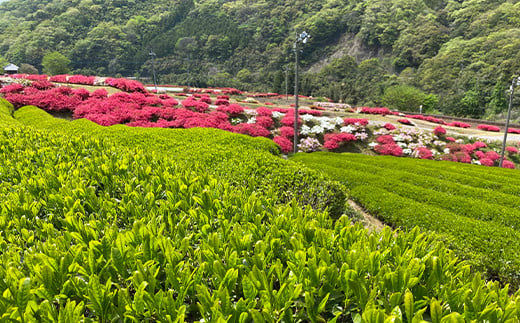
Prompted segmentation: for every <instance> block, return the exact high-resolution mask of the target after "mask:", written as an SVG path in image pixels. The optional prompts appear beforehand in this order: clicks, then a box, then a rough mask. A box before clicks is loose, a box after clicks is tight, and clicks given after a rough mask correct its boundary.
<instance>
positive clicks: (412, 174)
mask: <svg viewBox="0 0 520 323" xmlns="http://www.w3.org/2000/svg"><path fill="white" fill-rule="evenodd" d="M294 160H297V161H302V162H304V163H305V164H306V165H307V166H310V167H313V168H316V169H321V170H323V171H324V172H325V173H327V174H329V175H330V176H332V177H333V178H336V179H338V180H340V181H341V182H342V183H344V184H345V185H346V186H347V187H349V188H351V191H350V194H351V196H352V197H353V198H354V199H355V200H357V201H358V202H360V203H361V204H362V205H363V206H364V207H365V208H366V209H367V210H368V211H369V212H371V213H373V214H374V215H377V216H379V217H380V218H381V219H382V220H384V221H385V222H387V223H389V224H392V225H395V226H399V227H403V228H408V229H411V228H413V227H415V226H419V227H421V228H423V229H425V230H428V231H433V232H436V233H438V234H439V235H441V236H442V237H444V239H446V241H447V242H448V243H449V245H450V248H452V249H454V250H455V251H456V252H457V253H458V254H459V255H460V256H461V257H462V258H465V259H467V260H468V261H469V262H470V263H472V264H473V265H474V266H476V267H477V268H479V269H481V270H483V271H485V272H486V273H487V276H488V277H489V278H493V279H499V280H500V281H502V282H507V283H511V284H512V285H513V286H514V288H515V289H517V288H518V286H519V285H520V278H519V277H518V275H517V273H518V271H519V270H520V260H519V259H520V251H519V250H520V232H519V230H520V212H519V211H518V205H520V197H518V185H519V184H520V177H519V176H517V174H516V173H515V172H514V171H513V172H511V171H510V170H505V169H493V170H488V169H487V168H483V167H479V166H472V165H462V164H451V163H449V162H437V161H427V160H416V159H396V158H391V157H390V158H389V157H382V156H377V157H375V156H366V155H356V154H330V153H313V154H298V155H296V156H295V157H294Z"/></svg>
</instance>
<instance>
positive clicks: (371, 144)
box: [368, 142, 379, 148]
mask: <svg viewBox="0 0 520 323" xmlns="http://www.w3.org/2000/svg"><path fill="white" fill-rule="evenodd" d="M377 145H379V144H378V143H377V142H371V143H369V144H368V146H369V147H370V148H374V147H375V146H377Z"/></svg>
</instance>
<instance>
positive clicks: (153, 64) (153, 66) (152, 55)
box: [148, 49, 157, 92]
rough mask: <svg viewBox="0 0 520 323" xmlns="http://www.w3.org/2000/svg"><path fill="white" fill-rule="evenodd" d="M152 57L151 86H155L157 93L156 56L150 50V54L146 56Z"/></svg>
mask: <svg viewBox="0 0 520 323" xmlns="http://www.w3.org/2000/svg"><path fill="white" fill-rule="evenodd" d="M148 55H150V56H151V57H152V71H153V85H154V86H155V92H157V80H156V78H155V60H154V58H155V56H157V55H156V54H155V53H154V52H153V51H152V50H151V49H150V53H149V54H148Z"/></svg>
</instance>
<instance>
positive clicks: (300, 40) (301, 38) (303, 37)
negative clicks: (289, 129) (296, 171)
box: [293, 31, 311, 153]
mask: <svg viewBox="0 0 520 323" xmlns="http://www.w3.org/2000/svg"><path fill="white" fill-rule="evenodd" d="M310 37H311V35H309V34H307V33H306V32H305V31H304V32H302V33H301V34H300V35H298V36H297V37H296V41H295V42H294V58H295V63H296V64H295V67H294V70H295V71H294V72H295V73H294V74H295V75H294V147H293V148H294V149H293V152H294V153H296V152H297V151H298V43H302V44H306V43H307V41H308V40H309V38H310Z"/></svg>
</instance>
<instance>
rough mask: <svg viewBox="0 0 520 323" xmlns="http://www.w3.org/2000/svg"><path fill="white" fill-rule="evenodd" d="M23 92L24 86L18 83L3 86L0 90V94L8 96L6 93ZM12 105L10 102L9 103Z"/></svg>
mask: <svg viewBox="0 0 520 323" xmlns="http://www.w3.org/2000/svg"><path fill="white" fill-rule="evenodd" d="M23 90H24V86H23V85H22V84H20V83H12V84H9V85H6V86H4V87H3V88H1V89H0V93H3V94H8V93H11V94H12V93H21V92H23ZM11 103H12V102H11Z"/></svg>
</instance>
